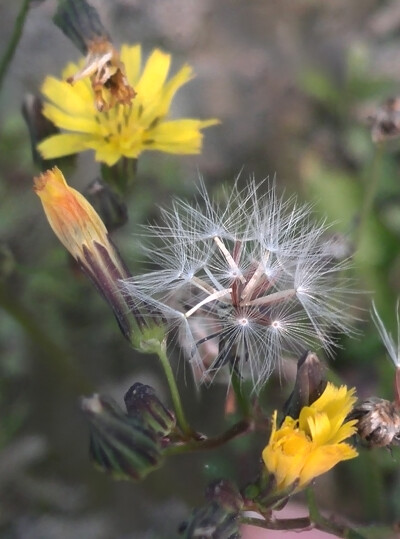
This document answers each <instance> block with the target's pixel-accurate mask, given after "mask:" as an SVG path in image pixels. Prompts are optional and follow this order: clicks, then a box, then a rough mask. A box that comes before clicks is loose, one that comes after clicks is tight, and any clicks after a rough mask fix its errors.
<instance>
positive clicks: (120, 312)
mask: <svg viewBox="0 0 400 539" xmlns="http://www.w3.org/2000/svg"><path fill="white" fill-rule="evenodd" d="M34 190H35V192H36V194H37V195H38V196H39V198H40V200H41V201H42V204H43V208H44V211H45V214H46V217H47V219H48V221H49V223H50V226H51V228H52V229H53V231H54V233H55V234H56V236H57V237H58V239H59V240H60V241H61V243H62V244H63V245H64V247H65V248H66V249H67V250H68V251H69V252H70V253H71V255H72V256H73V257H74V258H75V260H76V261H77V262H78V263H79V265H80V266H81V267H82V269H83V270H84V271H85V272H86V273H87V274H88V276H89V277H90V278H91V279H92V281H93V282H94V283H95V285H96V286H97V288H98V289H99V291H100V292H101V294H102V295H103V296H104V297H105V299H106V300H107V301H108V302H109V304H110V305H111V307H112V308H113V311H114V314H115V316H116V318H117V321H118V323H119V325H120V328H121V330H122V332H123V334H124V335H125V336H126V337H127V338H128V339H129V340H131V339H132V330H134V329H135V328H136V327H137V326H138V325H139V326H141V324H142V322H143V319H142V317H141V316H140V314H139V313H138V312H135V311H134V310H133V313H130V312H129V310H132V306H130V307H128V305H127V304H126V300H125V298H124V296H123V295H122V294H121V292H120V289H119V286H118V281H119V280H120V279H126V278H127V277H129V276H130V274H129V271H128V270H127V268H126V266H125V264H124V262H123V261H122V259H121V257H120V255H119V253H118V251H117V249H116V248H115V246H114V245H113V244H112V242H111V240H110V238H109V236H108V233H107V229H106V227H105V226H104V223H103V222H102V220H101V219H100V217H99V215H98V214H97V213H96V211H95V210H94V209H93V207H92V206H91V205H90V204H89V202H88V201H87V200H86V199H85V197H83V196H82V195H81V194H80V193H79V192H78V191H76V190H75V189H73V188H72V187H70V186H69V185H68V184H67V182H66V181H65V178H64V176H63V174H62V172H61V171H60V170H59V169H58V168H57V167H54V168H53V169H51V170H47V171H46V172H44V173H43V174H41V175H40V176H38V177H37V178H34ZM132 314H133V316H132Z"/></svg>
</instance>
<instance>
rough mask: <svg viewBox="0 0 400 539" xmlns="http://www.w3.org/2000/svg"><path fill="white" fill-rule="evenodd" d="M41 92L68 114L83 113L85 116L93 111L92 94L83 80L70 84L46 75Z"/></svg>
mask: <svg viewBox="0 0 400 539" xmlns="http://www.w3.org/2000/svg"><path fill="white" fill-rule="evenodd" d="M41 92H42V94H43V95H44V96H45V97H47V98H48V99H49V100H50V101H52V102H53V103H55V104H56V105H57V106H58V107H59V108H62V109H63V110H65V111H66V112H69V113H70V114H74V115H75V114H83V115H84V116H87V115H88V114H90V113H92V114H93V113H94V107H93V94H92V93H91V92H90V89H89V88H88V86H87V85H86V84H85V83H83V82H80V83H77V84H75V85H74V86H71V85H70V84H68V82H65V81H63V80H59V79H56V78H54V77H46V78H45V80H44V82H43V85H42V88H41ZM90 104H92V106H90Z"/></svg>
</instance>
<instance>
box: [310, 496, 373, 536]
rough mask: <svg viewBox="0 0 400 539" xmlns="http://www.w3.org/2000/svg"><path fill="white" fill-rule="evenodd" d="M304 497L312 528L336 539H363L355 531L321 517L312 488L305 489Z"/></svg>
mask: <svg viewBox="0 0 400 539" xmlns="http://www.w3.org/2000/svg"><path fill="white" fill-rule="evenodd" d="M306 496H307V504H308V510H309V513H310V521H311V523H312V526H313V527H314V528H316V529H317V530H321V531H325V532H328V533H331V534H333V535H336V536H337V537H343V538H344V539H365V536H364V535H361V534H360V533H359V532H357V531H356V530H354V529H352V528H349V527H348V526H346V525H344V524H340V523H339V522H336V521H333V520H330V519H328V518H325V517H324V516H322V515H321V513H320V512H319V509H318V506H317V502H316V499H315V494H314V491H313V489H312V487H308V488H307V490H306Z"/></svg>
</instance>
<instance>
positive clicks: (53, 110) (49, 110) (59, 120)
mask: <svg viewBox="0 0 400 539" xmlns="http://www.w3.org/2000/svg"><path fill="white" fill-rule="evenodd" d="M43 115H44V116H46V118H48V119H49V120H51V121H52V122H53V123H54V124H55V125H56V126H57V127H61V128H62V129H68V130H69V131H77V132H80V133H99V134H101V127H100V125H99V124H98V123H97V122H96V121H95V116H94V115H93V116H87V115H85V116H82V115H81V116H73V115H71V114H69V113H68V112H64V111H62V110H61V109H59V108H58V107H56V106H55V105H51V104H50V103H46V104H45V105H44V107H43Z"/></svg>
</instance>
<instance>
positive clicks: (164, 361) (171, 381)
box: [157, 341, 197, 438]
mask: <svg viewBox="0 0 400 539" xmlns="http://www.w3.org/2000/svg"><path fill="white" fill-rule="evenodd" d="M157 355H158V357H159V359H160V361H161V365H162V367H163V369H164V373H165V376H166V378H167V382H168V386H169V390H170V393H171V398H172V402H173V404H174V409H175V414H176V419H177V421H178V425H179V427H180V428H181V430H182V432H183V433H184V434H185V435H186V436H187V437H188V438H193V437H195V438H196V437H197V436H196V433H194V431H193V430H192V428H191V427H190V426H189V423H188V422H187V420H186V417H185V414H184V412H183V407H182V401H181V397H180V394H179V390H178V386H177V385H176V380H175V376H174V373H173V371H172V367H171V364H170V362H169V359H168V356H167V350H166V343H165V341H164V342H163V344H161V346H160V348H159V349H158V350H157Z"/></svg>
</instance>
